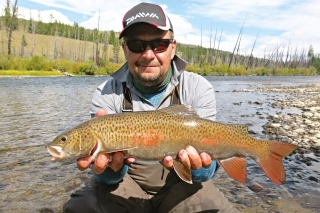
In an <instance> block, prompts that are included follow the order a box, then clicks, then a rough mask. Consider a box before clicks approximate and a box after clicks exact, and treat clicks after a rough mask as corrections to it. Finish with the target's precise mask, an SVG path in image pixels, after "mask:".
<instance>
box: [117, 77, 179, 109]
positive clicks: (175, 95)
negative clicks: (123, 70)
mask: <svg viewBox="0 0 320 213" xmlns="http://www.w3.org/2000/svg"><path fill="white" fill-rule="evenodd" d="M122 86H123V97H124V98H123V102H122V112H133V105H132V96H131V93H130V90H129V89H128V88H127V84H126V82H122ZM167 98H170V99H171V100H170V105H173V104H181V102H180V95H179V87H178V86H175V88H174V89H173V90H172V92H171V94H170V95H169V96H168V97H167ZM167 98H166V99H167ZM166 99H164V100H163V101H162V102H164V101H165V100H166ZM161 104H162V103H160V105H161Z"/></svg>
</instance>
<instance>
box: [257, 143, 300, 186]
mask: <svg viewBox="0 0 320 213" xmlns="http://www.w3.org/2000/svg"><path fill="white" fill-rule="evenodd" d="M267 142H268V148H267V152H268V153H266V156H263V157H262V158H260V159H256V162H257V164H259V166H260V167H261V168H262V170H263V171H264V172H265V173H266V175H267V176H268V177H269V178H270V180H272V181H273V182H274V183H276V184H283V183H284V182H285V179H286V173H285V171H284V168H283V164H282V158H284V157H286V156H288V155H289V154H290V153H292V152H293V151H294V150H295V149H296V148H297V146H296V145H293V144H289V143H284V142H278V141H267Z"/></svg>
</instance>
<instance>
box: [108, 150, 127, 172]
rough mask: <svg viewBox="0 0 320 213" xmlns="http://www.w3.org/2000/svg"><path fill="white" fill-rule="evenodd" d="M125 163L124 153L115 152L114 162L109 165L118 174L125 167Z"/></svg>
mask: <svg viewBox="0 0 320 213" xmlns="http://www.w3.org/2000/svg"><path fill="white" fill-rule="evenodd" d="M123 161H124V154H123V153H122V152H115V153H113V157H112V161H111V162H110V163H109V167H110V168H111V169H112V170H113V171H115V172H117V171H119V170H120V169H121V168H122V166H123Z"/></svg>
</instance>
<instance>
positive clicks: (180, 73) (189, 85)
mask: <svg viewBox="0 0 320 213" xmlns="http://www.w3.org/2000/svg"><path fill="white" fill-rule="evenodd" d="M186 65H187V63H186V62H185V61H184V60H182V59H181V58H179V57H178V56H177V55H176V56H175V57H174V59H173V60H172V64H171V66H172V70H173V75H172V77H171V81H170V83H169V85H168V86H167V88H166V91H165V93H164V95H163V97H162V100H161V101H160V102H159V103H160V105H159V106H153V105H152V104H151V103H150V102H149V101H148V100H147V99H145V98H144V96H143V95H142V94H141V92H139V91H138V90H137V89H136V88H135V87H134V86H133V83H132V75H131V74H130V72H129V69H128V64H127V63H125V64H124V65H123V66H122V67H121V68H120V69H119V70H117V71H116V72H115V73H114V74H113V75H112V77H113V78H111V79H110V80H107V81H105V82H104V83H102V84H101V85H100V86H98V88H97V89H96V91H95V93H94V95H93V98H92V104H91V108H90V114H91V116H92V117H94V115H95V113H96V112H97V111H98V110H99V109H101V108H103V109H106V110H107V112H108V114H114V113H121V112H122V109H123V106H122V105H123V99H124V94H123V90H124V88H123V84H122V82H126V85H127V87H128V89H129V90H130V93H131V97H132V108H133V111H148V110H156V109H161V108H164V107H168V106H170V98H168V97H170V95H171V92H172V91H173V89H174V88H175V86H177V85H178V88H179V93H180V94H179V97H180V102H181V104H184V105H189V106H191V107H192V108H193V109H194V110H195V111H196V113H197V114H198V115H199V116H200V117H202V118H206V119H210V120H215V115H216V100H215V95H214V89H213V87H212V85H211V84H210V83H209V82H208V81H207V80H206V79H205V78H203V77H202V76H200V75H198V74H195V73H191V72H187V71H185V68H186ZM181 148H184V147H181ZM133 166H134V167H136V168H138V169H139V172H131V171H129V172H128V173H129V174H130V176H131V177H132V178H133V179H134V180H135V181H136V182H137V183H138V184H139V185H140V186H141V187H142V189H143V190H145V191H147V192H148V193H152V194H153V193H156V192H158V190H159V189H160V188H161V187H162V186H163V185H164V183H165V181H166V178H167V175H168V171H167V170H166V169H163V166H162V165H161V164H160V163H159V162H158V161H142V160H138V159H137V160H136V162H135V163H134V164H133Z"/></svg>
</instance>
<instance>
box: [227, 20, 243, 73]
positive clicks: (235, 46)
mask: <svg viewBox="0 0 320 213" xmlns="http://www.w3.org/2000/svg"><path fill="white" fill-rule="evenodd" d="M246 18H247V16H246ZM246 18H245V19H244V21H243V23H242V26H241V29H240V32H239V35H238V38H237V42H236V45H234V49H233V52H232V55H231V58H230V61H229V66H228V68H230V66H231V63H232V60H233V56H234V52H235V50H236V48H237V44H238V42H239V39H240V36H241V34H242V31H243V26H244V23H245V21H246Z"/></svg>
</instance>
